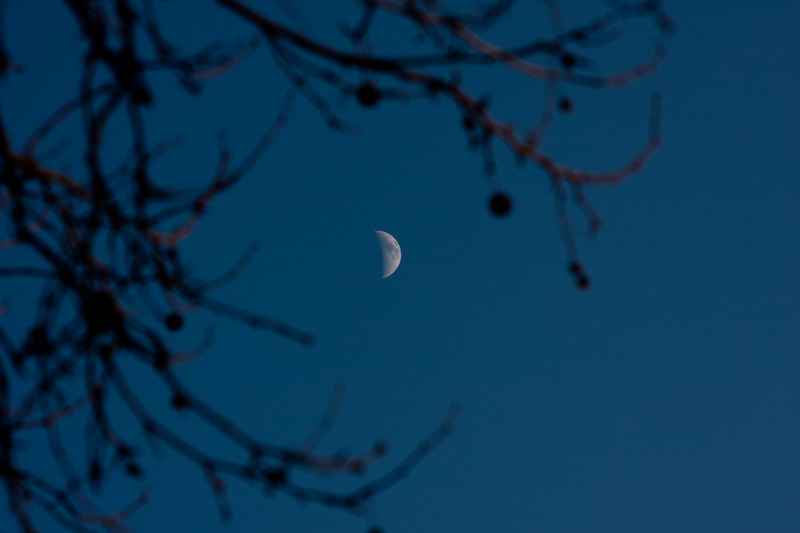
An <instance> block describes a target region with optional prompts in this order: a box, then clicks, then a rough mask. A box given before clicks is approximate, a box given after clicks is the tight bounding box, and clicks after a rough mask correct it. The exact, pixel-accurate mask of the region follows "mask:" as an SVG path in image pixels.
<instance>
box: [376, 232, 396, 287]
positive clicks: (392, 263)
mask: <svg viewBox="0 0 800 533" xmlns="http://www.w3.org/2000/svg"><path fill="white" fill-rule="evenodd" d="M375 235H377V236H378V242H379V243H380V245H381V258H382V259H383V277H384V278H388V277H389V276H391V275H392V274H394V271H395V270H397V267H398V265H400V245H399V244H397V239H395V238H394V237H392V236H391V235H389V234H388V233H386V232H385V231H375Z"/></svg>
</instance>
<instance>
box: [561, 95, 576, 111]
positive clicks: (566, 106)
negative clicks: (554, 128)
mask: <svg viewBox="0 0 800 533" xmlns="http://www.w3.org/2000/svg"><path fill="white" fill-rule="evenodd" d="M558 109H559V110H560V111H561V112H562V113H572V111H574V110H575V104H573V103H572V100H570V99H569V98H562V99H561V100H559V101H558Z"/></svg>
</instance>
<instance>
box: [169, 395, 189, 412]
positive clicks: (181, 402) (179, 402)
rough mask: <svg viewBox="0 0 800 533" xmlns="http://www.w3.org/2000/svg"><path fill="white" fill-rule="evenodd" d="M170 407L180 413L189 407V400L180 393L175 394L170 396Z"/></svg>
mask: <svg viewBox="0 0 800 533" xmlns="http://www.w3.org/2000/svg"><path fill="white" fill-rule="evenodd" d="M171 403H172V407H174V408H175V409H176V410H178V411H182V410H184V409H186V408H187V407H189V398H188V397H187V396H186V395H185V394H183V393H180V392H176V393H175V394H174V395H173V396H172V402H171Z"/></svg>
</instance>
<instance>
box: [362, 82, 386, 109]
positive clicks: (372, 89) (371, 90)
mask: <svg viewBox="0 0 800 533" xmlns="http://www.w3.org/2000/svg"><path fill="white" fill-rule="evenodd" d="M356 98H358V102H359V103H360V104H361V105H363V106H364V107H372V106H374V105H376V104H377V103H378V102H380V100H381V91H380V89H378V87H377V86H376V85H375V84H374V83H372V82H371V81H368V82H366V83H363V84H361V86H360V87H359V88H358V90H357V91H356Z"/></svg>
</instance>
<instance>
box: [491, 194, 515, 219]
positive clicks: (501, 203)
mask: <svg viewBox="0 0 800 533" xmlns="http://www.w3.org/2000/svg"><path fill="white" fill-rule="evenodd" d="M489 210H490V211H491V212H492V213H494V215H495V216H498V217H504V216H506V215H507V214H508V213H509V212H510V211H511V198H509V197H508V195H507V194H505V193H502V192H498V193H495V194H493V195H492V197H491V198H490V199H489Z"/></svg>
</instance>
